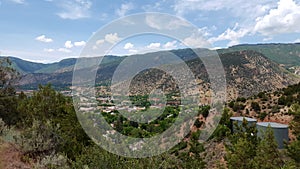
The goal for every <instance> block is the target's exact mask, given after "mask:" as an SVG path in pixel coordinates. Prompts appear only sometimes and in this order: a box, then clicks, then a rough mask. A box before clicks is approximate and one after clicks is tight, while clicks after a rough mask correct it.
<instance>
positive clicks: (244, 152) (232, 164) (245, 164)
mask: <svg viewBox="0 0 300 169" xmlns="http://www.w3.org/2000/svg"><path fill="white" fill-rule="evenodd" d="M252 147H253V146H252V143H251V142H250V141H249V140H247V138H239V139H238V140H237V142H236V143H235V144H234V145H233V147H232V148H231V149H230V150H229V151H227V154H226V160H227V165H228V168H229V169H237V168H239V169H250V168H253V167H252V166H253V165H252V160H253V148H252Z"/></svg>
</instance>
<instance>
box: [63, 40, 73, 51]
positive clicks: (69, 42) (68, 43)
mask: <svg viewBox="0 0 300 169" xmlns="http://www.w3.org/2000/svg"><path fill="white" fill-rule="evenodd" d="M73 46H74V45H73V44H72V42H71V41H69V40H68V41H66V42H65V48H67V49H71V48H72V47H73Z"/></svg>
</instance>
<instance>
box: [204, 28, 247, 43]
mask: <svg viewBox="0 0 300 169" xmlns="http://www.w3.org/2000/svg"><path fill="white" fill-rule="evenodd" d="M250 33H252V30H251V28H249V29H245V28H240V27H239V24H238V23H236V24H235V26H234V28H233V29H230V28H228V29H227V30H226V31H225V32H223V33H222V34H220V35H219V36H217V37H212V38H210V39H209V40H208V41H209V42H210V43H215V42H218V41H223V40H229V41H230V42H229V43H228V45H227V46H233V45H237V44H238V43H239V39H240V38H242V37H244V36H246V35H248V34H250Z"/></svg>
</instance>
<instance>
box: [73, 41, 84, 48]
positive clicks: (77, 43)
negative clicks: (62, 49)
mask: <svg viewBox="0 0 300 169" xmlns="http://www.w3.org/2000/svg"><path fill="white" fill-rule="evenodd" d="M85 45H86V42H85V41H79V42H74V46H76V47H82V46H85Z"/></svg>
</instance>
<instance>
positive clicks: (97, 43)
mask: <svg viewBox="0 0 300 169" xmlns="http://www.w3.org/2000/svg"><path fill="white" fill-rule="evenodd" d="M104 42H105V40H104V39H100V40H97V41H96V45H102V44H103V43H104Z"/></svg>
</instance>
